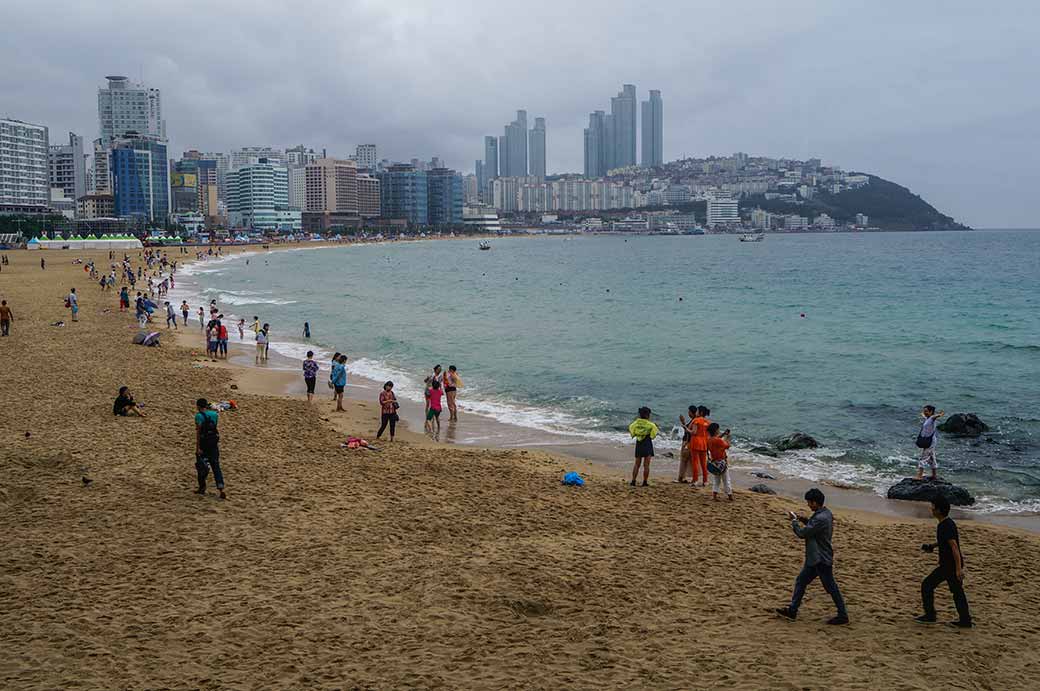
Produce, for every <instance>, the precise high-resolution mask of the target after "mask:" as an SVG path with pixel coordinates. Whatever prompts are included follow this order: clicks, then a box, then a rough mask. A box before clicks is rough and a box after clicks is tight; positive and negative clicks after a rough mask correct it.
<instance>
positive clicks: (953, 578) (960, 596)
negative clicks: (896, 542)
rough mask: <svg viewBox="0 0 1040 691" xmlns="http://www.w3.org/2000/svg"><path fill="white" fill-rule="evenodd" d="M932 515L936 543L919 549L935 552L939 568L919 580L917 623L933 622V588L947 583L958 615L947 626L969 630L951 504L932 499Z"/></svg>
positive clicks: (962, 565)
mask: <svg viewBox="0 0 1040 691" xmlns="http://www.w3.org/2000/svg"><path fill="white" fill-rule="evenodd" d="M932 516H934V517H935V519H936V520H937V521H939V524H938V525H937V526H936V527H935V542H933V543H930V544H924V545H921V549H922V550H923V551H925V552H929V553H931V552H934V551H935V550H936V549H938V550H939V565H938V566H937V567H935V570H934V571H932V572H931V573H930V574H928V575H927V576H925V578H924V580H923V581H921V603H922V604H923V605H924V614H922V615H921V616H919V617H917V619H916V621H917V622H919V623H921V624H934V623H935V622H936V615H935V589H936V587H938V585H939V584H940V583H942V582H943V581H946V585H947V586H949V588H950V593H951V594H952V595H953V604H954V605H956V607H957V615H958V619H957V621H953V622H950V625H951V626H956V627H958V628H962V629H970V628H971V627H972V626H973V624H972V620H971V611H969V609H968V597H967V596H966V595H965V594H964V555H963V554H962V553H961V540H960V534H959V533H958V532H957V524H956V523H954V522H953V519H952V518H950V502H949V500H948V499H947V498H946V497H944V496H942V495H941V494H939V495H936V497H935V498H934V499H932Z"/></svg>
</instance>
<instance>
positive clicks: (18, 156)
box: [0, 117, 51, 213]
mask: <svg viewBox="0 0 1040 691" xmlns="http://www.w3.org/2000/svg"><path fill="white" fill-rule="evenodd" d="M47 154H48V132H47V128H46V127H45V126H43V125H33V124H30V123H28V122H22V121H20V120H8V119H7V118H2V117H0V213H3V212H14V213H43V212H45V211H47V205H48V204H49V203H50V201H51V189H50V180H49V178H50V175H49V170H48V161H47Z"/></svg>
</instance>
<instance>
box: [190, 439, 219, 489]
mask: <svg viewBox="0 0 1040 691" xmlns="http://www.w3.org/2000/svg"><path fill="white" fill-rule="evenodd" d="M210 468H212V469H213V481H214V482H216V483H217V489H224V473H222V472H220V447H217V446H214V447H213V448H211V449H203V450H202V453H201V454H199V455H197V456H195V473H196V474H197V475H198V476H199V489H206V477H207V476H208V475H209V471H210Z"/></svg>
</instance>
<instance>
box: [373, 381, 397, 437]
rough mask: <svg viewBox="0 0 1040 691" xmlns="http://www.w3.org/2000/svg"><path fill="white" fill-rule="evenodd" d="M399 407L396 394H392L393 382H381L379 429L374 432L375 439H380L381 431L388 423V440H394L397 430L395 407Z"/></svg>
mask: <svg viewBox="0 0 1040 691" xmlns="http://www.w3.org/2000/svg"><path fill="white" fill-rule="evenodd" d="M399 407H400V406H398V404H397V396H395V395H394V383H393V382H392V381H388V382H386V383H385V384H383V390H382V391H380V392H379V431H378V432H376V439H380V438H381V437H382V436H383V431H384V430H386V427H387V425H389V426H390V441H393V440H394V433H395V432H396V431H397V420H398V416H397V409H398V408H399Z"/></svg>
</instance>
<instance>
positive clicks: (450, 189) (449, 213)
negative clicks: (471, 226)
mask: <svg viewBox="0 0 1040 691" xmlns="http://www.w3.org/2000/svg"><path fill="white" fill-rule="evenodd" d="M427 180H428V185H427V189H428V190H429V201H428V203H427V206H428V207H429V222H430V225H431V226H450V225H460V224H461V223H462V206H463V203H464V201H465V199H464V194H463V187H462V176H461V175H459V174H458V173H456V172H455V171H454V170H450V169H448V168H434V169H433V170H431V171H430V172H429V174H428V175H427Z"/></svg>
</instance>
